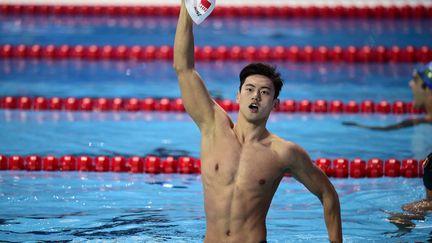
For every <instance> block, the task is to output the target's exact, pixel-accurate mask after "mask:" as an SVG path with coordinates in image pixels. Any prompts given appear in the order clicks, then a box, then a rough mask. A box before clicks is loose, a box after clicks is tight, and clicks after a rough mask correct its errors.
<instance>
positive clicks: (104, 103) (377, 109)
mask: <svg viewBox="0 0 432 243" xmlns="http://www.w3.org/2000/svg"><path fill="white" fill-rule="evenodd" d="M216 102H217V103H218V104H219V105H220V106H221V107H222V108H223V109H224V110H225V111H227V112H232V111H238V110H239V106H238V104H237V103H236V102H235V101H232V100H229V99H217V100H216ZM0 108H2V109H8V110H37V111H43V110H51V111H56V110H57V111H59V110H64V111H99V112H105V111H130V112H137V111H158V112H184V111H185V108H184V106H183V101H182V99H180V98H177V99H169V98H160V99H156V98H143V99H140V98H89V97H85V98H77V97H68V98H60V97H51V98H48V97H35V98H31V97H28V96H21V97H15V96H5V97H1V96H0ZM276 111H277V112H286V113H295V112H303V113H311V112H313V113H350V114H354V113H380V114H419V113H424V110H423V109H422V110H419V109H416V108H414V107H413V105H412V103H411V102H404V101H394V102H389V101H386V100H381V101H378V102H375V101H372V100H363V101H361V102H357V101H354V100H351V101H348V102H343V101H341V100H329V101H327V100H322V99H318V100H307V99H304V100H292V99H288V100H282V101H281V102H280V105H279V107H278V108H277V109H276Z"/></svg>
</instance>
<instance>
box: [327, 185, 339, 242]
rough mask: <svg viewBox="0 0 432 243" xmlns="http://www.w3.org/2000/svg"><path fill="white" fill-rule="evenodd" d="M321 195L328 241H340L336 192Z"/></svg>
mask: <svg viewBox="0 0 432 243" xmlns="http://www.w3.org/2000/svg"><path fill="white" fill-rule="evenodd" d="M331 194H332V195H329V196H324V197H323V207H324V220H325V223H326V226H327V231H328V235H329V241H330V242H342V222H341V214H340V204H339V199H338V196H337V194H336V192H334V193H331Z"/></svg>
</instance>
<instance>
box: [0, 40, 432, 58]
mask: <svg viewBox="0 0 432 243" xmlns="http://www.w3.org/2000/svg"><path fill="white" fill-rule="evenodd" d="M0 58H2V59H10V58H15V59H16V58H18V59H49V60H63V59H81V60H95V61H96V60H137V61H153V60H169V61H171V60H172V58H173V47H172V46H167V45H163V46H153V45H150V46H138V45H135V46H126V45H119V46H112V45H104V46H98V45H88V46H87V45H46V46H44V45H37V44H35V45H22V44H18V45H10V44H5V45H0ZM195 58H196V60H198V61H215V60H219V61H289V62H351V63H353V62H360V63H370V62H379V63H386V62H411V63H412V62H423V63H426V62H428V61H430V60H432V48H431V47H428V46H421V47H414V46H405V47H401V46H391V47H385V46H374V47H371V46H360V47H356V46H348V47H341V46H333V47H326V46H318V47H313V46H308V45H307V46H230V47H229V46H202V47H196V48H195Z"/></svg>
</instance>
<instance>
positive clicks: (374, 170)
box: [0, 155, 423, 178]
mask: <svg viewBox="0 0 432 243" xmlns="http://www.w3.org/2000/svg"><path fill="white" fill-rule="evenodd" d="M314 163H315V164H316V165H317V166H318V167H319V168H320V169H321V170H323V171H324V172H325V173H326V174H327V176H330V177H336V178H347V177H351V178H365V177H366V178H377V177H383V176H387V177H400V176H402V177H408V178H415V177H421V176H423V169H422V165H423V160H420V161H418V160H415V159H403V160H398V159H394V158H391V159H386V160H384V159H379V158H371V159H368V160H364V159H360V158H355V159H352V160H349V159H347V158H335V159H329V158H317V159H316V160H315V161H314ZM0 170H28V171H95V172H130V173H153V174H157V173H181V174H193V173H201V160H200V159H199V158H193V157H190V156H181V157H173V156H168V157H164V158H161V157H158V156H144V157H141V156H131V157H125V156H113V157H109V156H104V155H100V156H94V157H92V156H87V155H81V156H70V155H66V156H60V157H55V156H52V155H49V156H41V155H29V156H20V155H11V156H4V155H0Z"/></svg>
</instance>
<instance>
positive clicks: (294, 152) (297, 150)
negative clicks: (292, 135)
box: [271, 134, 305, 158]
mask: <svg viewBox="0 0 432 243" xmlns="http://www.w3.org/2000/svg"><path fill="white" fill-rule="evenodd" d="M271 136H272V138H271V141H272V149H273V150H274V151H275V152H276V153H277V154H278V155H279V156H280V157H282V158H289V157H292V156H298V155H299V154H303V153H305V151H304V149H303V148H302V147H301V146H300V145H298V144H296V143H294V142H293V141H289V140H285V139H283V138H281V137H279V136H277V135H274V134H272V135H271Z"/></svg>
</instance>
